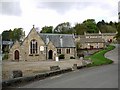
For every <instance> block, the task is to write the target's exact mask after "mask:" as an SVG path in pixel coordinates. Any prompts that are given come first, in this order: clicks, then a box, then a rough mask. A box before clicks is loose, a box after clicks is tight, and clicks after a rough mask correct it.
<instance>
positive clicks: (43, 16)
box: [0, 0, 120, 35]
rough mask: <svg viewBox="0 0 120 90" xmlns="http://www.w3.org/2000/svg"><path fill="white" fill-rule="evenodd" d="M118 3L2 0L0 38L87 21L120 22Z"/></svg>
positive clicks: (104, 1)
mask: <svg viewBox="0 0 120 90" xmlns="http://www.w3.org/2000/svg"><path fill="white" fill-rule="evenodd" d="M118 2H119V0H0V34H1V33H2V31H4V30H9V29H14V28H23V30H24V31H25V34H26V35H27V34H28V33H29V32H30V30H31V28H32V26H33V25H35V27H36V28H38V29H37V30H38V31H40V30H41V28H42V27H44V26H53V27H54V28H55V27H56V26H57V25H58V24H60V23H63V22H70V23H71V25H72V26H74V25H75V24H76V23H82V22H83V21H84V20H86V19H95V21H96V22H98V21H101V20H105V21H106V22H109V21H113V22H118ZM119 10H120V9H119Z"/></svg>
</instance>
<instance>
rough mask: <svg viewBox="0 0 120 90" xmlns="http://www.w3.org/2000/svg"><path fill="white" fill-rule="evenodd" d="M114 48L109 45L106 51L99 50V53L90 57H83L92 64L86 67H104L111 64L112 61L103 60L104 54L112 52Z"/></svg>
mask: <svg viewBox="0 0 120 90" xmlns="http://www.w3.org/2000/svg"><path fill="white" fill-rule="evenodd" d="M114 48H115V46H112V45H109V46H108V47H107V48H106V49H104V50H100V51H99V52H96V53H94V54H93V55H91V56H88V57H85V58H84V59H89V60H91V61H92V64H89V65H88V66H99V65H105V64H111V63H113V61H112V60H110V59H108V58H105V56H104V55H105V53H106V52H108V51H110V50H113V49H114Z"/></svg>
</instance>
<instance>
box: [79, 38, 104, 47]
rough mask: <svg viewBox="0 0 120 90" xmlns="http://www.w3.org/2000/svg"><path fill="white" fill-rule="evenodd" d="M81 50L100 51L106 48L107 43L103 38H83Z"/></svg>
mask: <svg viewBox="0 0 120 90" xmlns="http://www.w3.org/2000/svg"><path fill="white" fill-rule="evenodd" d="M80 43H81V49H86V48H87V49H100V48H104V47H105V41H104V39H102V38H81V39H80Z"/></svg>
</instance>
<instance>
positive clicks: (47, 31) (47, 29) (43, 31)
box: [40, 26, 53, 33]
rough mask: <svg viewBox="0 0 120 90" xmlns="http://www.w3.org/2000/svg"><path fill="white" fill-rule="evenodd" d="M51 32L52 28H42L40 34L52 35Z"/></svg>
mask: <svg viewBox="0 0 120 90" xmlns="http://www.w3.org/2000/svg"><path fill="white" fill-rule="evenodd" d="M52 30H53V26H44V27H42V30H41V31H40V33H52Z"/></svg>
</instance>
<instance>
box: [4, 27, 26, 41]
mask: <svg viewBox="0 0 120 90" xmlns="http://www.w3.org/2000/svg"><path fill="white" fill-rule="evenodd" d="M24 36H25V33H24V31H23V29H22V28H15V29H14V30H13V31H12V30H11V29H10V30H9V31H8V30H5V31H3V32H2V40H3V41H10V40H12V41H16V40H18V41H21V39H22V37H24Z"/></svg>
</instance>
